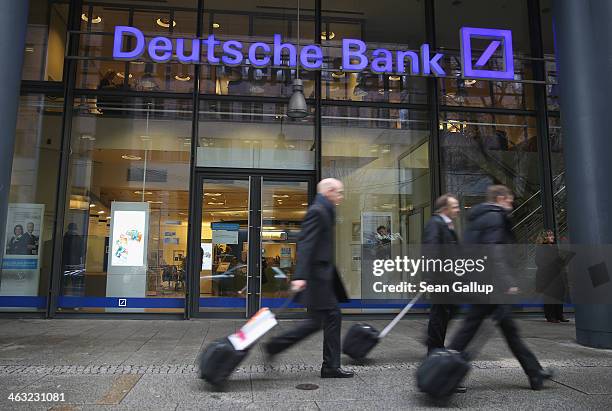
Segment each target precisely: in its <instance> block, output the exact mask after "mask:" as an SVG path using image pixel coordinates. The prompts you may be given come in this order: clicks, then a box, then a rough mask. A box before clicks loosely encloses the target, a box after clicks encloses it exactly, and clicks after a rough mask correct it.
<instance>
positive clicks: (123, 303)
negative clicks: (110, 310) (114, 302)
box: [119, 298, 127, 307]
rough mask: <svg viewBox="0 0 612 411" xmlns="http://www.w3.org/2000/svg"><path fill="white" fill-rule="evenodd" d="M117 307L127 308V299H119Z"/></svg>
mask: <svg viewBox="0 0 612 411" xmlns="http://www.w3.org/2000/svg"><path fill="white" fill-rule="evenodd" d="M119 307H127V298H120V299H119Z"/></svg>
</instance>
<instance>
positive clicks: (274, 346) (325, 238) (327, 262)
mask: <svg viewBox="0 0 612 411" xmlns="http://www.w3.org/2000/svg"><path fill="white" fill-rule="evenodd" d="M317 192H318V194H317V196H316V197H315V199H314V202H313V204H312V205H311V206H310V207H309V208H308V212H307V213H306V217H304V221H303V222H302V227H301V231H300V237H299V239H298V249H297V267H296V270H295V274H294V276H293V281H292V282H291V289H292V290H294V291H296V292H300V294H299V301H300V302H302V303H304V304H305V305H306V307H307V309H308V319H307V320H305V321H304V322H302V323H301V324H299V325H298V326H297V327H295V328H294V329H291V330H289V331H287V332H285V333H284V334H281V335H279V336H277V337H274V338H272V339H271V340H270V341H269V342H268V343H267V344H266V345H265V350H266V352H267V354H268V355H269V356H274V355H276V354H278V353H280V352H281V351H284V350H286V349H287V348H289V347H291V346H292V345H294V344H295V343H297V342H299V341H301V340H303V339H304V338H306V337H308V336H309V335H311V334H313V333H315V332H317V331H319V330H321V329H323V366H322V367H321V378H350V377H352V376H353V373H352V372H349V371H345V370H343V369H342V368H340V328H341V324H342V315H341V314H340V308H339V307H338V303H339V302H345V301H348V298H347V295H346V290H345V289H344V286H343V284H342V281H341V280H340V276H339V275H338V271H337V270H336V267H335V266H334V262H333V261H334V237H335V235H334V234H335V232H334V223H335V221H336V206H337V205H339V204H340V203H341V202H342V200H343V199H344V186H343V184H342V182H341V181H339V180H336V179H333V178H326V179H325V180H322V181H321V182H320V183H319V184H318V185H317Z"/></svg>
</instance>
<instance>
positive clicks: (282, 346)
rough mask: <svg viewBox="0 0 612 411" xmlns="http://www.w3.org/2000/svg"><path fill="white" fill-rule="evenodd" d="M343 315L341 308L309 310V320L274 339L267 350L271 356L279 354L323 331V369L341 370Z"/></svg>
mask: <svg viewBox="0 0 612 411" xmlns="http://www.w3.org/2000/svg"><path fill="white" fill-rule="evenodd" d="M341 327H342V314H341V313H340V309H339V308H337V307H336V308H332V309H328V310H311V309H309V310H308V319H306V320H304V321H302V322H301V323H300V324H299V325H298V326H297V327H295V328H293V329H291V330H289V331H287V332H285V333H283V334H280V335H278V336H276V337H274V338H272V339H271V340H270V341H269V342H268V344H267V346H266V349H267V351H268V353H270V354H278V353H280V352H281V351H284V350H286V349H287V348H289V347H291V346H292V345H294V344H296V343H298V342H300V341H302V340H303V339H305V338H306V337H308V336H310V335H312V334H314V333H315V332H317V331H319V330H321V329H323V367H327V368H340V350H341V347H340V330H341Z"/></svg>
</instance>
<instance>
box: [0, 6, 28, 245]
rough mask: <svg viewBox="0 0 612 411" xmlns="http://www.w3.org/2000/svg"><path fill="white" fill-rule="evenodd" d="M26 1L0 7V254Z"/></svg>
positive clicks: (15, 120) (11, 156)
mask: <svg viewBox="0 0 612 411" xmlns="http://www.w3.org/2000/svg"><path fill="white" fill-rule="evenodd" d="M28 3H29V1H27V0H23V1H3V2H1V3H0V55H1V56H2V61H3V64H0V78H1V79H2V86H1V88H0V124H2V129H1V131H0V221H1V222H2V224H0V227H1V228H2V229H1V231H0V232H1V233H2V235H0V250H4V224H5V223H4V222H6V213H7V208H8V202H9V192H10V190H11V171H12V167H13V150H14V149H15V126H16V124H17V110H18V108H19V86H20V83H21V69H22V66H23V53H24V48H25V39H26V31H27V27H28Z"/></svg>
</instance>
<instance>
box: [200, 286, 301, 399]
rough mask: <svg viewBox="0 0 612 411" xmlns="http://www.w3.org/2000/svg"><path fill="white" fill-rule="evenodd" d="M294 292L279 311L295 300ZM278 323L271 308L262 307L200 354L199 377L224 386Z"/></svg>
mask: <svg viewBox="0 0 612 411" xmlns="http://www.w3.org/2000/svg"><path fill="white" fill-rule="evenodd" d="M294 296H295V294H293V295H292V296H291V297H290V298H287V300H286V301H285V302H284V303H283V305H282V306H281V307H280V308H279V310H278V311H277V314H279V313H281V312H282V311H284V310H285V309H286V308H287V307H288V306H289V304H291V302H292V301H293V298H294ZM276 324H278V322H277V321H276V316H275V315H274V313H272V311H270V309H268V308H262V309H261V310H259V311H257V313H255V315H253V316H252V317H251V318H250V319H249V321H247V322H246V324H245V325H244V326H242V328H240V330H238V331H237V332H236V333H234V334H231V335H229V336H227V337H225V338H222V339H220V340H217V341H214V342H212V343H211V344H209V345H208V346H207V347H206V348H205V349H204V351H203V352H202V354H201V355H200V357H199V359H198V362H199V376H200V378H202V379H203V380H205V381H206V382H208V383H209V384H210V385H212V386H214V387H217V388H219V387H221V386H222V385H223V383H225V381H227V379H228V378H229V376H230V375H231V374H232V372H233V371H234V370H235V369H236V367H238V365H239V364H240V363H241V362H242V360H244V359H245V358H246V356H247V355H248V353H249V349H250V348H251V347H252V346H253V344H255V343H256V342H257V340H259V339H260V338H261V337H263V336H264V335H265V334H266V333H267V332H268V331H270V330H271V329H272V328H274V327H275V326H276Z"/></svg>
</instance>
